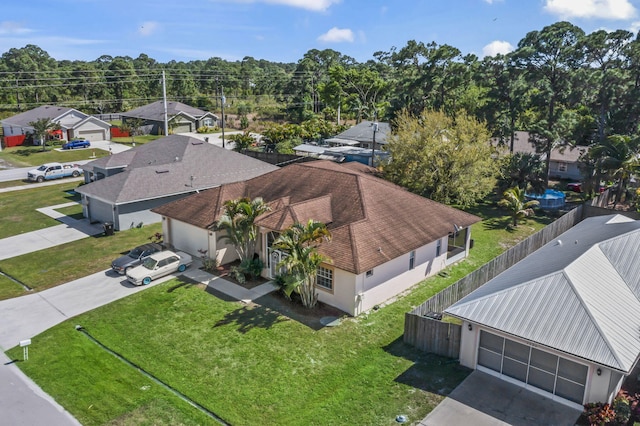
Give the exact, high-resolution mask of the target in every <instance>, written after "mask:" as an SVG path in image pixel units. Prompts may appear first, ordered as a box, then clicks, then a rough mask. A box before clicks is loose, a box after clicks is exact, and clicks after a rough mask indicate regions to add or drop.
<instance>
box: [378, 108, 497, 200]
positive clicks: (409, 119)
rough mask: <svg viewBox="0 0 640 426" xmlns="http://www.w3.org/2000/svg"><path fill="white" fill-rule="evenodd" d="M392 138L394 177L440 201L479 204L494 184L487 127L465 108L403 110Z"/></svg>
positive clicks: (390, 174)
mask: <svg viewBox="0 0 640 426" xmlns="http://www.w3.org/2000/svg"><path fill="white" fill-rule="evenodd" d="M395 124H396V130H395V132H394V133H393V135H392V136H391V138H390V140H389V141H388V145H387V147H388V150H389V153H390V156H391V159H392V160H391V162H390V163H389V164H388V165H386V166H384V170H383V171H384V175H385V176H386V177H387V179H389V180H390V181H392V182H395V183H396V184H398V185H400V186H403V187H405V188H407V189H408V190H410V191H411V192H415V193H417V194H420V195H423V196H425V197H428V198H431V199H433V200H435V201H438V202H441V203H453V204H458V205H462V206H469V205H473V204H475V203H476V202H477V201H478V200H480V199H482V198H483V197H485V196H486V195H487V194H488V193H490V192H491V191H492V190H493V189H494V186H495V183H496V176H497V162H496V161H495V159H494V158H493V154H494V148H493V147H491V145H490V144H489V143H488V141H489V139H490V136H491V135H490V133H489V131H488V129H487V127H486V126H485V125H484V124H482V123H480V122H478V121H477V120H476V119H474V118H472V117H470V116H469V115H467V114H465V113H459V114H458V115H456V116H455V117H453V118H452V117H449V116H447V115H445V114H444V113H443V112H434V111H428V110H424V111H423V112H422V113H421V114H420V115H419V116H418V117H414V116H412V115H411V114H410V113H409V112H408V111H404V112H403V113H402V114H400V116H399V117H398V118H397V119H396V122H395Z"/></svg>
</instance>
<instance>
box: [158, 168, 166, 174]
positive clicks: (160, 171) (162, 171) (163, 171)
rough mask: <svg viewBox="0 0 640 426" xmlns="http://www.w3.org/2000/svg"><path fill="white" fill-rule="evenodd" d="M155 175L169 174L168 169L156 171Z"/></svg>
mask: <svg viewBox="0 0 640 426" xmlns="http://www.w3.org/2000/svg"><path fill="white" fill-rule="evenodd" d="M156 173H157V174H160V173H169V169H160V170H156Z"/></svg>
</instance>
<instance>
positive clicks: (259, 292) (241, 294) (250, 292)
mask: <svg viewBox="0 0 640 426" xmlns="http://www.w3.org/2000/svg"><path fill="white" fill-rule="evenodd" d="M183 275H184V276H185V277H187V278H190V279H192V280H194V281H197V282H199V283H202V284H205V285H206V286H207V287H208V288H210V289H212V290H216V291H219V292H220V293H223V294H226V295H227V296H230V297H233V298H234V299H237V300H239V301H241V302H242V303H251V302H252V301H254V300H256V299H258V298H260V297H262V296H265V295H267V294H269V293H271V292H272V291H275V290H277V289H278V287H277V286H276V285H275V284H273V282H271V281H269V282H266V283H264V284H261V285H259V286H257V287H254V288H252V289H246V288H244V287H242V286H239V285H237V284H234V283H232V282H230V281H227V280H225V279H224V278H220V277H218V276H216V275H213V274H210V273H208V272H206V271H203V270H202V269H198V267H197V266H192V267H191V268H190V269H188V270H186V271H185V272H184V273H183Z"/></svg>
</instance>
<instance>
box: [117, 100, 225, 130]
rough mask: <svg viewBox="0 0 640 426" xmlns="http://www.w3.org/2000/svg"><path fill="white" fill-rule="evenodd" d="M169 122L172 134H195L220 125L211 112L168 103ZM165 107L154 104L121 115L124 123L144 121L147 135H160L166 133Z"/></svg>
mask: <svg viewBox="0 0 640 426" xmlns="http://www.w3.org/2000/svg"><path fill="white" fill-rule="evenodd" d="M166 112H167V120H168V121H169V131H170V132H172V133H188V132H195V131H196V130H197V129H198V128H199V127H203V126H207V127H214V126H216V125H217V124H218V121H219V120H218V116H217V115H215V114H213V113H212V112H209V111H204V110H201V109H199V108H195V107H192V106H189V105H187V104H183V103H182V102H175V101H168V102H167V110H166ZM164 114H165V107H164V102H163V101H157V102H152V103H150V104H147V105H143V106H141V107H139V108H136V109H132V110H131V111H127V112H123V113H122V114H120V116H121V117H122V123H123V124H127V123H130V122H131V120H132V119H140V120H143V125H142V129H143V132H144V133H146V134H154V135H160V134H162V133H163V131H164Z"/></svg>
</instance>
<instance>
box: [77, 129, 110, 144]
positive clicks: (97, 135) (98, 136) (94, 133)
mask: <svg viewBox="0 0 640 426" xmlns="http://www.w3.org/2000/svg"><path fill="white" fill-rule="evenodd" d="M78 137H80V138H83V139H87V140H89V141H91V142H96V141H103V140H105V139H106V138H105V137H104V130H85V131H79V132H78Z"/></svg>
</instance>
